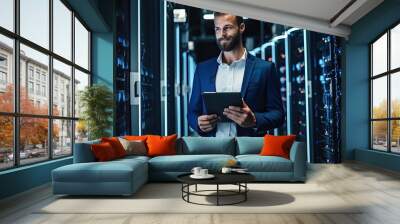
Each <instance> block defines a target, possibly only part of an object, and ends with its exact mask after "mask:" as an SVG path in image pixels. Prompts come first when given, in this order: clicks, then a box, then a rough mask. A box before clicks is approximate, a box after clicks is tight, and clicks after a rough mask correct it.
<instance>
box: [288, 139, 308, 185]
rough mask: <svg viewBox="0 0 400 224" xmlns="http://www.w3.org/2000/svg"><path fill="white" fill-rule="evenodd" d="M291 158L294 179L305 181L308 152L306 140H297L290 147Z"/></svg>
mask: <svg viewBox="0 0 400 224" xmlns="http://www.w3.org/2000/svg"><path fill="white" fill-rule="evenodd" d="M290 160H291V161H292V162H293V179H294V180H295V181H305V180H306V173H307V152H306V145H305V143H304V142H298V141H295V142H294V143H293V145H292V147H291V148H290Z"/></svg>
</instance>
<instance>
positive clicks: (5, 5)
mask: <svg viewBox="0 0 400 224" xmlns="http://www.w3.org/2000/svg"><path fill="white" fill-rule="evenodd" d="M0 26H2V27H3V28H6V29H8V30H10V31H14V0H1V1H0Z"/></svg>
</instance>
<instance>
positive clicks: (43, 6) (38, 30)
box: [20, 0, 49, 48]
mask: <svg viewBox="0 0 400 224" xmlns="http://www.w3.org/2000/svg"><path fill="white" fill-rule="evenodd" d="M20 7H21V9H20V14H21V16H20V18H21V27H20V31H21V36H23V37H25V38H26V39H28V40H30V41H32V42H35V43H36V44H39V45H40V46H42V47H44V48H48V47H49V0H35V1H32V0H20Z"/></svg>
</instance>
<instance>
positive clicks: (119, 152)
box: [101, 137, 126, 158]
mask: <svg viewBox="0 0 400 224" xmlns="http://www.w3.org/2000/svg"><path fill="white" fill-rule="evenodd" d="M101 142H108V143H110V145H111V146H112V148H113V149H114V152H115V155H116V156H117V158H122V157H124V156H126V151H125V149H124V147H123V146H122V144H121V142H120V141H119V139H118V137H104V138H101Z"/></svg>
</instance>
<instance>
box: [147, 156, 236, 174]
mask: <svg viewBox="0 0 400 224" xmlns="http://www.w3.org/2000/svg"><path fill="white" fill-rule="evenodd" d="M230 159H235V158H234V157H233V156H231V155H216V154H212V155H175V156H158V157H154V158H152V159H150V160H149V170H150V171H151V172H155V171H163V172H170V171H174V172H190V171H191V170H192V168H193V167H196V166H200V167H203V168H205V169H209V170H210V171H212V172H216V171H219V170H220V169H221V168H222V167H223V166H224V165H225V164H226V162H227V161H228V160H230Z"/></svg>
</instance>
